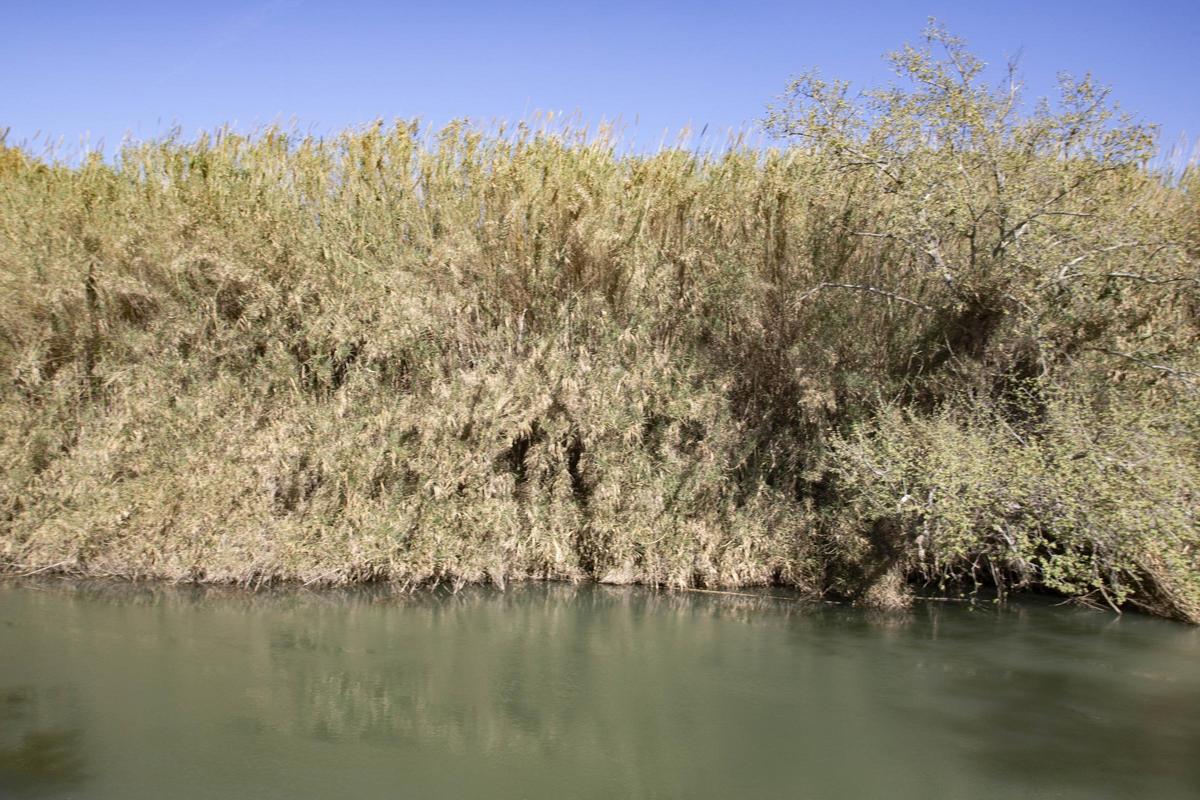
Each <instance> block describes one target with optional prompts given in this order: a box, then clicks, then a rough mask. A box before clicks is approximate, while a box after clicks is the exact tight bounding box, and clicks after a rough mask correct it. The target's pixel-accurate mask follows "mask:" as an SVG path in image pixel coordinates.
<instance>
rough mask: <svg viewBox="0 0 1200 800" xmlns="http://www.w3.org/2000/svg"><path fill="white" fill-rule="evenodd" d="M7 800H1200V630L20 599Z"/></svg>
mask: <svg viewBox="0 0 1200 800" xmlns="http://www.w3.org/2000/svg"><path fill="white" fill-rule="evenodd" d="M0 797H6V798H7V797H16V798H23V797H39V798H41V797H44V798H89V800H90V799H91V798H97V799H98V800H105V799H106V798H120V799H121V800H136V799H137V798H178V799H181V800H182V799H186V798H221V799H223V800H229V799H230V798H289V800H291V799H294V798H442V797H444V798H475V797H478V798H742V797H788V798H805V797H809V798H876V797H879V798H883V797H886V798H910V797H911V798H986V797H996V798H1009V797H1057V798H1099V797H1130V798H1135V797H1136V798H1172V797H1180V798H1184V797H1186V798H1196V797H1200V631H1198V630H1196V629H1193V628H1189V627H1187V626H1184V625H1180V624H1176V623H1172V622H1167V621H1163V620H1158V619H1151V618H1147V617H1140V616H1134V615H1125V616H1124V617H1120V618H1118V617H1115V616H1114V615H1112V614H1109V613H1102V612H1097V611H1091V610H1087V609H1079V608H1072V607H1056V606H1054V605H1052V604H1051V603H1050V602H1049V601H1044V600H1029V601H1022V602H1020V603H1016V604H1012V605H1010V606H1009V607H1007V608H1005V609H996V608H994V607H992V606H991V605H988V604H984V605H982V606H976V607H970V606H966V605H961V604H951V603H926V604H921V605H918V606H917V607H916V608H914V609H912V610H911V611H909V612H907V613H902V614H899V615H897V614H879V613H871V612H868V611H863V610H859V609H853V608H847V607H842V606H828V605H817V606H814V605H809V604H804V603H800V602H797V601H795V600H792V599H786V598H785V599H776V598H774V597H763V598H748V597H727V596H717V595H705V594H696V593H683V594H680V593H657V592H653V591H649V590H644V589H636V588H611V587H600V586H576V587H572V586H565V585H534V586H528V587H518V588H515V589H509V590H508V591H506V592H499V591H494V590H486V589H468V590H465V591H462V592H459V593H458V594H453V595H452V594H449V593H439V592H434V593H428V592H422V593H418V594H416V595H412V596H410V595H403V594H398V593H395V592H391V591H388V590H386V589H374V590H354V591H350V590H347V591H337V592H308V591H304V590H297V589H292V590H280V591H268V592H259V593H248V592H240V591H233V590H222V589H199V588H171V587H138V586H128V585H121V584H94V583H85V584H70V583H54V582H44V583H38V584H25V583H21V584H14V583H0Z"/></svg>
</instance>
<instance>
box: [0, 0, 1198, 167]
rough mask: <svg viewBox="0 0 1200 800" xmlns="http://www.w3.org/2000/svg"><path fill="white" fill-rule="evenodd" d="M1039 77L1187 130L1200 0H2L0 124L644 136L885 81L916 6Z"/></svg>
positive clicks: (53, 128)
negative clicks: (810, 70)
mask: <svg viewBox="0 0 1200 800" xmlns="http://www.w3.org/2000/svg"><path fill="white" fill-rule="evenodd" d="M930 15H933V16H936V17H938V18H939V19H941V20H942V21H944V22H945V23H946V24H947V25H948V26H949V27H950V28H951V30H953V31H954V32H956V33H957V34H959V35H961V36H964V37H966V38H967V39H968V40H969V41H970V43H971V45H972V47H973V49H974V50H975V51H976V52H977V53H978V54H979V55H981V56H982V57H983V58H984V59H985V60H986V61H988V62H989V63H991V64H995V65H997V66H1001V65H1003V64H1004V62H1005V61H1006V60H1007V59H1008V58H1009V57H1010V56H1012V55H1013V54H1015V53H1017V52H1020V53H1021V62H1020V63H1021V65H1022V70H1023V73H1024V75H1025V78H1026V82H1027V84H1028V86H1029V87H1030V89H1031V90H1032V91H1033V92H1034V93H1035V94H1046V93H1048V92H1049V91H1050V89H1051V88H1052V86H1053V81H1054V76H1055V74H1056V72H1057V71H1058V70H1067V71H1072V72H1076V73H1082V72H1084V71H1086V70H1089V69H1090V70H1091V71H1092V72H1093V73H1095V74H1096V75H1097V77H1098V78H1099V79H1100V80H1101V81H1102V82H1104V83H1107V84H1109V85H1111V86H1113V88H1114V90H1115V96H1116V97H1117V98H1118V99H1119V100H1120V101H1121V102H1122V104H1123V105H1124V106H1125V107H1127V108H1128V109H1129V110H1131V111H1135V112H1137V113H1138V114H1139V115H1140V116H1141V117H1142V118H1144V119H1145V120H1147V121H1151V122H1158V123H1161V124H1162V126H1163V133H1164V139H1166V140H1168V143H1170V142H1171V141H1174V140H1176V139H1177V138H1178V137H1179V136H1181V135H1187V136H1189V137H1191V139H1192V141H1195V139H1196V137H1198V136H1200V0H1184V1H1182V2H1153V1H1152V0H1145V1H1143V2H1131V1H1130V0H1125V1H1124V2H1111V1H1110V0H1091V1H1089V2H1025V0H1020V1H1019V2H1015V1H1014V2H980V1H979V0H968V1H967V2H924V3H914V2H892V3H872V2H864V1H863V0H855V1H854V2H849V3H837V2H829V1H828V0H826V2H820V3H808V2H791V3H784V2H754V0H746V2H727V3H710V2H703V0H700V1H698V2H687V3H682V2H681V3H651V2H647V3H626V2H606V3H594V4H593V3H586V2H557V3H503V2H480V1H479V0H458V2H449V3H430V2H422V3H405V2H395V3H382V2H378V3H376V2H354V1H353V0H347V2H343V3H332V2H315V0H263V1H262V2H250V3H243V4H239V3H226V2H194V3H176V2H169V1H167V2H164V1H161V0H160V1H159V2H125V3H106V2H86V3H70V2H66V3H65V2H53V0H43V1H42V2H12V1H11V0H10V2H7V3H5V8H4V13H3V22H4V24H3V26H2V27H0V57H2V58H3V64H4V67H3V68H4V80H3V88H0V128H3V127H9V128H11V133H10V134H9V141H10V143H15V142H22V141H25V142H28V143H29V144H30V145H32V146H35V147H39V148H40V143H41V142H43V141H45V140H46V138H47V136H49V137H52V138H55V139H58V138H61V139H62V140H63V141H64V142H65V144H66V145H67V146H68V148H70V147H76V146H78V144H79V142H80V141H81V139H83V138H84V137H85V136H86V137H88V138H89V140H90V141H91V143H92V144H93V145H94V144H95V143H96V142H98V141H100V140H103V142H104V143H105V145H106V147H107V149H109V150H110V151H111V150H112V149H113V146H114V145H115V143H117V142H119V141H120V139H121V137H122V135H123V134H125V133H126V132H129V133H131V134H132V135H134V136H135V137H138V138H145V137H149V136H154V135H157V134H160V133H162V132H163V131H165V130H167V129H168V128H170V127H171V126H172V125H173V124H179V125H180V126H181V127H182V128H183V130H184V132H185V134H187V135H189V136H191V135H193V134H194V133H195V132H196V131H197V130H199V129H211V128H213V127H216V126H218V125H220V124H221V123H226V122H232V123H236V125H237V127H239V128H241V129H249V128H253V127H255V126H257V125H261V124H265V123H270V122H284V123H288V122H292V121H296V122H298V123H299V124H301V125H302V126H304V127H311V128H312V129H314V130H316V131H318V132H327V131H330V130H334V129H337V128H340V127H344V126H346V125H351V124H358V123H363V122H368V121H370V120H372V119H376V118H381V117H382V118H384V119H392V118H396V117H403V118H412V117H420V118H421V119H423V120H425V121H426V122H429V123H433V124H435V125H437V124H441V123H443V122H445V121H447V120H449V119H451V118H455V117H463V116H466V117H471V118H473V119H477V120H482V121H488V120H491V119H495V118H504V119H509V120H513V119H519V118H524V117H527V116H529V115H530V114H532V113H533V112H535V111H546V110H553V111H565V112H578V113H579V114H580V115H581V116H582V117H583V119H585V120H587V121H589V122H597V121H599V120H601V119H612V118H614V117H619V118H620V119H622V120H623V121H624V122H625V123H627V125H628V126H630V127H632V132H633V136H634V137H635V139H636V140H637V141H639V142H641V143H642V144H646V143H655V142H657V141H658V139H659V138H660V137H661V135H662V132H663V131H664V130H671V131H677V130H678V129H679V128H681V127H683V126H685V125H688V124H690V125H692V126H693V128H695V129H699V128H701V127H702V126H704V125H706V124H707V125H708V126H709V129H710V131H715V132H717V134H718V135H721V134H720V132H721V131H723V130H725V129H727V128H730V127H741V126H745V125H748V124H752V123H754V122H755V121H756V120H758V119H759V118H761V116H762V114H763V110H764V106H765V104H766V103H767V102H768V101H770V100H771V99H772V98H773V97H774V96H775V95H777V94H778V93H779V92H780V91H781V90H782V88H783V86H784V85H785V83H786V81H787V79H788V77H789V75H791V74H793V73H795V72H797V71H800V70H802V69H805V68H807V67H809V66H818V67H820V68H821V69H822V71H823V72H824V73H825V74H826V75H828V76H837V77H846V78H849V79H852V80H854V81H855V82H856V83H877V82H881V81H886V80H887V79H888V78H889V73H888V69H887V66H886V65H885V63H884V61H883V60H882V58H881V54H882V53H884V52H885V51H888V50H891V49H893V48H895V47H897V46H899V45H900V44H901V43H903V42H906V41H916V40H917V39H918V37H919V34H920V31H921V28H922V27H923V25H924V23H925V20H926V18H927V17H928V16H930Z"/></svg>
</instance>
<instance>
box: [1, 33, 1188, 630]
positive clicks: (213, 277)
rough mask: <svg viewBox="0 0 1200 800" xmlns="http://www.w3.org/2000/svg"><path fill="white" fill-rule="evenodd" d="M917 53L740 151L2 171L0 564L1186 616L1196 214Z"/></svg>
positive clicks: (487, 143) (126, 161)
mask: <svg viewBox="0 0 1200 800" xmlns="http://www.w3.org/2000/svg"><path fill="white" fill-rule="evenodd" d="M931 40H932V41H933V42H934V43H935V44H938V45H941V46H943V47H945V48H946V52H947V53H948V54H949V56H950V57H948V58H946V59H944V60H940V61H939V60H936V59H935V58H934V57H933V56H932V55H930V53H929V51H927V50H920V51H919V50H913V49H911V48H910V49H908V50H905V51H901V53H900V54H899V55H898V56H897V59H898V62H897V63H898V64H900V66H901V67H902V69H903V70H904V71H905V72H904V74H907V75H909V76H910V77H915V79H916V80H915V84H916V88H914V89H912V90H909V91H908V92H907V93H903V94H901V95H890V96H889V95H886V94H885V93H882V94H880V95H879V96H878V97H876V99H875V100H874V101H872V102H875V103H877V105H876V106H874V107H873V108H872V109H866V110H865V111H864V112H863V114H862V115H861V116H860V117H857V118H856V117H854V116H853V114H852V113H851V112H854V110H855V109H854V107H853V106H852V105H850V104H849V101H848V100H846V98H845V96H841V99H840V100H839V99H838V98H839V95H837V89H838V87H837V86H836V85H832V86H831V85H828V84H822V83H820V82H819V81H814V80H812V79H809V80H802V81H799V82H797V83H796V84H794V85H793V87H792V90H791V92H790V94H789V99H788V101H787V103H786V104H785V105H784V106H783V107H781V108H780V109H777V111H776V114H775V116H774V117H773V119H772V125H773V130H774V131H775V132H776V133H778V134H780V135H782V136H783V137H784V138H783V144H782V145H781V146H780V147H779V148H777V149H772V150H768V151H762V150H754V149H749V148H744V147H740V146H735V147H733V148H731V149H729V150H728V151H724V152H719V153H711V154H698V153H694V152H688V151H686V150H682V149H667V150H663V151H661V152H658V153H653V154H645V155H639V154H632V155H622V154H620V151H619V149H618V147H617V142H615V141H614V140H612V139H611V138H609V137H607V136H605V135H594V136H589V135H586V134H585V133H583V132H579V131H573V130H567V129H559V130H545V129H542V130H535V129H532V128H530V127H527V126H518V127H517V128H515V129H512V130H509V131H500V132H493V133H490V134H485V133H483V132H481V131H478V130H475V129H473V128H471V127H470V126H468V125H466V124H456V125H452V126H450V127H448V128H447V129H445V130H443V131H441V132H440V133H439V134H437V135H436V136H435V137H432V138H429V137H423V136H421V135H420V134H419V132H418V129H417V127H416V125H415V124H413V123H407V122H403V123H397V124H395V125H391V126H387V125H383V124H376V125H372V126H368V127H366V128H362V129H355V130H351V131H347V132H346V133H344V134H341V135H340V136H337V137H333V138H328V139H316V138H311V137H306V136H300V135H295V134H292V133H290V132H287V131H281V130H275V129H268V130H265V131H262V132H260V133H258V134H256V135H253V136H242V135H237V134H234V133H232V132H229V131H224V132H220V133H218V134H215V135H213V136H209V137H201V138H199V139H197V140H194V141H181V140H177V139H167V140H161V141H152V142H146V143H142V144H135V145H131V146H128V147H127V148H126V149H124V150H123V151H122V153H121V155H120V157H119V158H118V159H117V161H116V162H115V163H112V164H109V163H104V162H103V161H102V160H101V159H99V158H98V157H97V158H91V159H88V160H87V161H86V162H85V163H83V164H80V165H75V166H70V165H65V164H62V163H56V162H53V161H50V160H47V159H42V158H38V157H35V156H34V155H32V154H31V153H29V152H26V151H24V150H22V149H20V148H15V147H4V148H3V149H2V150H0V371H2V374H3V376H4V378H3V380H2V381H0V565H2V566H3V569H4V570H6V571H8V572H10V573H30V572H35V571H39V572H40V571H47V572H51V571H60V572H65V573H69V574H78V575H89V576H99V575H120V576H128V577H146V578H151V577H153V578H165V579H171V580H187V581H203V582H234V583H242V584H259V583H264V582H274V581H280V580H295V581H301V582H304V583H312V584H318V583H319V584H342V583H351V582H358V581H367V580H388V581H393V582H397V583H400V584H409V585H417V584H423V583H428V582H446V583H451V584H456V585H457V584H461V583H464V582H476V581H490V582H493V583H497V584H501V585H503V584H504V583H506V582H509V581H515V580H524V579H563V580H585V579H587V580H602V581H609V582H643V583H649V584H656V585H665V586H678V587H684V586H687V587H700V588H716V589H730V588H736V587H744V586H752V585H766V584H782V585H787V586H792V587H796V588H798V589H800V590H802V591H804V592H807V593H810V594H812V595H813V596H837V597H844V598H851V599H856V600H858V601H861V602H865V603H873V604H876V605H880V604H882V605H889V604H902V603H904V602H905V601H906V598H907V597H908V596H910V595H911V593H912V591H913V587H917V588H920V587H926V588H928V587H930V586H935V587H941V588H942V589H945V590H950V589H962V588H964V587H966V588H968V589H969V588H971V587H976V586H980V585H984V584H987V585H993V586H996V587H997V588H999V589H1000V590H1001V591H1006V590H1009V589H1015V588H1022V587H1040V588H1045V589H1048V590H1052V591H1056V592H1060V593H1063V594H1066V595H1069V596H1074V597H1079V598H1081V599H1083V600H1084V601H1086V602H1094V603H1097V604H1107V605H1111V606H1112V607H1114V608H1120V607H1125V606H1130V605H1136V606H1140V607H1142V608H1145V609H1148V610H1150V611H1152V612H1154V613H1158V614H1163V615H1167V616H1172V617H1176V618H1180V619H1186V620H1191V621H1198V620H1200V529H1198V527H1197V508H1198V505H1200V426H1198V424H1197V423H1198V421H1200V405H1198V403H1197V383H1196V382H1197V380H1198V372H1200V360H1198V358H1197V352H1198V348H1197V347H1196V343H1197V327H1198V326H1200V293H1198V282H1200V281H1198V276H1200V271H1198V270H1197V265H1198V263H1200V262H1198V259H1200V200H1198V198H1200V192H1198V190H1200V174H1198V173H1197V172H1196V171H1195V170H1194V169H1192V170H1190V171H1185V172H1184V174H1183V175H1182V177H1180V176H1178V175H1175V176H1173V177H1171V178H1170V179H1168V178H1166V177H1164V176H1161V175H1159V174H1157V173H1155V172H1154V171H1152V170H1151V169H1149V168H1148V167H1146V166H1144V165H1145V164H1146V163H1147V160H1146V157H1145V152H1146V146H1147V143H1146V141H1145V139H1144V137H1143V133H1142V131H1141V129H1140V128H1137V127H1136V126H1131V125H1126V126H1125V127H1121V125H1118V124H1117V122H1114V120H1113V119H1112V118H1110V117H1109V116H1105V114H1106V113H1107V111H1105V109H1107V106H1106V105H1105V104H1104V103H1103V102H1101V101H1103V99H1104V98H1103V96H1102V95H1098V94H1097V90H1095V89H1094V87H1092V88H1089V85H1087V84H1072V85H1069V86H1065V87H1064V99H1063V104H1062V106H1061V108H1060V110H1058V111H1056V112H1053V113H1052V112H1050V111H1043V112H1038V113H1037V114H1034V115H1032V116H1027V117H1019V116H1017V115H1016V113H1015V112H1013V111H1012V110H1011V108H1010V109H1009V110H1008V111H1004V102H1005V96H1004V93H1003V92H989V91H985V90H983V89H980V88H978V87H977V81H976V76H975V75H974V74H969V73H970V69H969V68H968V69H967V70H966V71H965V72H963V71H962V66H963V62H962V58H963V57H964V51H963V50H962V49H961V47H960V45H959V43H957V42H956V40H953V39H950V38H949V37H946V36H944V35H942V34H940V33H938V32H937V31H934V33H933V34H932V36H931ZM955 57H957V58H958V61H955ZM906 59H907V60H906ZM956 65H957V66H956ZM967 66H968V67H969V63H968V64H967ZM954 69H959V70H960V71H959V72H958V73H957V74H956V73H955V72H954V71H953V70H954ZM938 70H941V71H940V72H939V71H938ZM948 70H949V71H948ZM1081 86H1082V88H1081ZM931 87H932V88H931ZM939 93H940V94H939ZM1097 98H1099V99H1098V100H1097ZM934 100H937V101H938V102H934ZM1092 101H1095V102H1092ZM838 103H842V105H838ZM1009 105H1010V106H1011V103H1010V104H1009ZM1089 107H1090V108H1091V111H1088V108H1089ZM830 109H833V111H832V112H830ZM839 109H840V110H839ZM947 109H948V110H947ZM827 112H829V113H827ZM1089 114H1090V116H1089ZM839 115H840V116H839ZM855 119H857V122H855V121H854V120H855ZM1072 124H1074V125H1075V127H1076V129H1077V130H1075V131H1074V132H1072V128H1071V125H1072ZM1079 131H1082V133H1080V132H1079ZM906 136H907V137H909V138H907V139H906V138H905V137H906ZM922 592H924V590H922Z"/></svg>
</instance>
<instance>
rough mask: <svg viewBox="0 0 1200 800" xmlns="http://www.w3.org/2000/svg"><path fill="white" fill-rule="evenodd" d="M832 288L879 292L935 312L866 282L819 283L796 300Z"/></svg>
mask: <svg viewBox="0 0 1200 800" xmlns="http://www.w3.org/2000/svg"><path fill="white" fill-rule="evenodd" d="M830 288H832V289H854V290H857V291H860V292H870V293H871V294H877V295H880V296H881V297H886V298H887V299H889V300H898V301H899V302H901V303H906V304H908V305H910V306H913V307H915V308H919V309H921V310H922V311H928V312H929V313H931V314H932V313H933V310H934V309H933V306H928V305H925V304H924V303H921V302H918V301H916V300H912V299H910V298H907V297H905V296H903V295H900V294H896V293H895V292H889V291H888V290H887V289H879V288H876V287H874V286H867V285H866V284H861V283H832V282H829V281H825V282H822V283H818V284H817V285H816V286H814V287H813V288H812V289H809V290H808V291H807V292H805V293H804V294H802V295H800V296H799V297H798V298H796V302H797V303H802V302H804V301H805V300H807V299H808V298H810V297H812V296H813V295H815V294H816V293H817V292H819V291H821V290H822V289H830Z"/></svg>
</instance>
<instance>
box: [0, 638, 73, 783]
mask: <svg viewBox="0 0 1200 800" xmlns="http://www.w3.org/2000/svg"><path fill="white" fill-rule="evenodd" d="M9 657H10V658H11V657H12V656H11V653H10V654H9ZM71 706H72V698H70V697H67V696H64V693H62V692H57V691H54V690H46V689H39V688H35V687H30V686H15V687H10V688H7V689H3V690H0V796H5V793H8V792H12V793H18V792H19V793H21V794H26V795H29V796H39V795H41V794H43V793H45V792H47V791H56V790H61V789H64V788H67V787H74V786H77V785H79V784H80V783H81V782H82V781H83V778H84V770H83V754H82V752H81V747H80V745H81V740H82V731H80V730H79V729H78V728H74V727H60V726H63V725H65V724H70V721H69V720H68V719H65V718H64V713H63V712H64V711H65V712H66V714H65V717H72V716H73V715H72V714H71V713H70V709H71Z"/></svg>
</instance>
